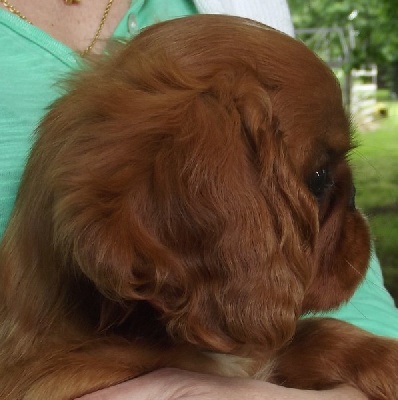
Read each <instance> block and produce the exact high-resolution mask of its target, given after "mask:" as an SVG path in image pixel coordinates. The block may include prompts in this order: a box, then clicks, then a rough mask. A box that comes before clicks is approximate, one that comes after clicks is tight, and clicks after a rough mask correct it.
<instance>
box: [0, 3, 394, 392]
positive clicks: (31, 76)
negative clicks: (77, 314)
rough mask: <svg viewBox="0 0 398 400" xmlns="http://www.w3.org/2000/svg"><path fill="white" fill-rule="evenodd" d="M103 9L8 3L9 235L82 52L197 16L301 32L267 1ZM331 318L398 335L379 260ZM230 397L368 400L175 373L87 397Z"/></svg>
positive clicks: (4, 89) (4, 29)
mask: <svg viewBox="0 0 398 400" xmlns="http://www.w3.org/2000/svg"><path fill="white" fill-rule="evenodd" d="M101 3H102V4H101V7H99V5H98V4H96V6H94V5H93V4H92V2H85V1H84V0H82V1H81V2H80V4H79V2H78V1H76V0H75V1H73V0H65V2H63V1H61V0H58V1H53V2H51V3H50V2H44V3H43V2H40V4H39V3H37V4H36V3H35V1H31V2H29V4H27V3H26V2H23V1H21V0H14V1H12V3H10V2H9V1H8V0H1V1H0V4H1V5H2V10H1V13H0V33H1V35H0V36H1V38H2V39H0V53H1V55H2V78H0V79H2V81H1V83H0V85H1V95H0V96H1V99H2V102H1V107H2V108H3V112H2V113H1V116H0V146H1V149H0V154H2V159H1V160H0V163H1V164H2V167H1V168H0V171H2V172H0V187H1V188H2V189H1V194H0V196H1V198H0V202H1V205H0V213H1V214H0V229H1V231H2V230H3V229H4V226H5V224H6V222H7V219H8V216H9V213H10V210H11V207H12V204H13V201H14V198H15V193H16V190H17V186H18V182H19V178H20V175H21V173H22V169H23V165H24V162H25V159H26V156H27V153H28V149H29V147H30V145H31V140H32V138H31V134H32V132H33V130H34V128H35V126H36V125H37V123H38V121H39V120H40V118H41V117H42V116H43V115H44V113H45V109H46V107H47V106H48V104H49V103H51V102H52V101H53V100H54V99H55V98H57V96H58V92H57V88H56V87H54V83H55V82H56V81H57V80H58V79H59V78H60V77H62V76H63V75H64V74H66V73H67V72H68V71H70V70H72V69H75V68H78V67H79V56H76V51H77V52H78V53H80V54H81V56H83V57H85V56H87V55H89V54H90V53H95V52H101V51H102V50H103V46H104V41H103V39H105V38H107V37H110V36H112V35H113V36H115V37H123V38H124V37H127V36H131V35H134V34H135V33H136V32H138V31H139V30H140V29H141V28H143V27H145V26H148V25H151V24H153V23H156V22H158V21H160V20H163V19H172V18H175V17H178V16H182V15H189V14H192V13H197V12H203V13H212V12H216V13H229V14H239V15H241V16H246V17H251V18H253V19H260V20H261V22H264V23H266V24H269V25H271V26H273V27H275V28H277V29H280V30H283V31H285V32H287V33H289V34H292V33H293V30H292V26H291V22H290V17H289V13H288V8H287V5H286V3H285V2H283V1H279V2H278V1H275V2H271V1H270V2H269V4H266V5H265V6H264V2H260V1H259V2H256V1H252V2H245V4H246V5H242V2H239V1H236V2H234V1H231V2H229V5H228V6H227V5H226V4H225V5H224V4H223V3H222V2H211V1H207V2H206V1H196V2H191V1H182V0H180V1H178V0H177V1H173V2H167V3H168V4H167V5H166V2H164V1H156V0H147V1H134V2H132V4H130V1H127V0H119V1H117V2H116V1H114V2H113V1H112V0H108V1H103V2H101ZM225 3H227V2H225ZM217 7H218V8H217ZM54 21H56V23H54ZM98 21H100V22H98ZM10 44H12V45H10ZM72 49H73V50H72ZM3 155H5V156H3ZM375 288H376V289H375ZM369 293H371V295H369ZM369 299H370V300H369ZM331 315H332V316H337V317H340V318H342V319H345V320H347V321H348V322H351V323H354V324H356V325H358V326H361V327H363V328H365V329H368V330H370V331H372V332H374V333H378V334H381V335H386V336H388V335H389V336H396V337H397V336H398V332H397V330H398V328H397V326H398V324H397V321H398V317H397V311H396V309H395V308H394V306H393V303H392V300H391V298H390V297H389V296H388V294H387V293H386V292H385V290H384V287H383V283H382V278H381V273H380V267H379V266H378V262H377V259H376V258H375V257H373V258H372V261H371V268H370V270H369V273H368V276H367V278H366V280H365V281H364V283H363V284H362V286H361V287H360V288H359V289H358V291H357V293H356V294H355V296H354V298H353V299H352V301H351V304H349V305H347V306H345V307H343V308H342V309H341V310H339V311H338V312H337V313H334V314H331ZM364 316H365V318H364ZM145 396H146V397H145ZM162 396H163V397H162ZM223 396H224V398H228V399H231V398H232V399H233V398H239V399H242V398H261V399H267V398H285V399H290V398H291V399H300V398H306V399H311V398H314V399H315V398H325V399H328V398H343V397H344V398H347V399H349V398H352V399H355V398H358V399H360V398H363V396H362V395H361V394H360V393H359V392H358V391H356V390H354V389H352V388H348V387H340V388H337V389H333V390H330V391H325V392H316V393H315V392H311V393H310V392H305V391H298V390H292V389H285V388H281V387H276V386H274V385H271V384H267V383H264V382H257V381H250V380H228V379H226V378H217V377H210V376H203V375H199V374H193V373H188V372H185V371H177V370H172V369H170V370H164V371H156V372H154V373H152V374H148V375H146V376H145V377H142V378H138V379H135V380H133V381H130V382H127V383H125V384H122V385H120V386H117V387H114V388H110V389H105V390H104V391H102V392H98V393H96V394H92V395H88V396H86V398H88V399H89V398H93V399H95V398H109V399H111V398H113V399H134V398H140V399H142V398H158V399H161V398H164V399H173V398H186V399H189V398H192V399H194V398H196V399H212V398H214V399H219V398H223ZM234 396H235V397H234ZM256 396H257V397H256ZM300 396H301V397H300ZM332 396H334V397H332Z"/></svg>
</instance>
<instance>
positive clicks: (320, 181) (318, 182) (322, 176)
mask: <svg viewBox="0 0 398 400" xmlns="http://www.w3.org/2000/svg"><path fill="white" fill-rule="evenodd" d="M332 184H333V182H332V179H331V176H330V171H329V170H328V169H327V168H321V169H319V170H318V171H315V172H314V173H313V174H312V176H311V177H310V179H309V181H308V188H309V189H310V191H311V193H312V194H313V195H314V196H315V197H316V198H317V199H320V198H321V197H322V196H323V195H324V193H325V191H326V190H327V189H328V188H329V187H330V186H331V185H332Z"/></svg>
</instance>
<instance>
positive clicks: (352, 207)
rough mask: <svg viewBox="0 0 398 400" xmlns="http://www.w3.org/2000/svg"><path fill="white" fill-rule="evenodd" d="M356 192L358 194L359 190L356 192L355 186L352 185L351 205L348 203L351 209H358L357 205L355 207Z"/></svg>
mask: <svg viewBox="0 0 398 400" xmlns="http://www.w3.org/2000/svg"><path fill="white" fill-rule="evenodd" d="M356 192H357V190H356V188H355V185H352V186H351V196H350V201H349V203H348V206H349V207H350V208H351V209H353V210H354V209H356V205H355V195H356Z"/></svg>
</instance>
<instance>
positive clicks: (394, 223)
mask: <svg viewBox="0 0 398 400" xmlns="http://www.w3.org/2000/svg"><path fill="white" fill-rule="evenodd" d="M385 104H386V106H387V108H388V117H387V118H385V119H381V120H380V121H378V123H377V124H376V126H375V127H374V129H372V130H369V131H365V132H359V133H358V134H357V141H358V143H359V147H358V148H357V149H355V150H354V151H353V153H352V155H351V161H352V165H353V168H354V176H355V183H356V188H357V199H356V200H357V205H358V207H360V208H362V209H363V211H364V212H365V213H366V214H367V215H368V217H369V222H370V225H371V229H372V234H373V236H374V239H375V243H376V250H377V253H378V255H379V258H380V260H381V264H382V266H383V269H384V275H385V279H386V285H387V286H388V288H389V289H390V292H391V293H392V294H393V295H394V297H395V299H396V302H397V303H398V103H392V102H386V103H385Z"/></svg>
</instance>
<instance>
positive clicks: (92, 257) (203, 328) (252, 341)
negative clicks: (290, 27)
mask: <svg viewBox="0 0 398 400" xmlns="http://www.w3.org/2000/svg"><path fill="white" fill-rule="evenodd" d="M350 148H351V143H350V136H349V124H348V122H347V119H346V117H345V113H344V110H343V107H342V102H341V93H340V89H339V87H338V84H337V83H336V80H335V79H334V77H333V75H332V73H331V72H330V71H329V69H328V68H327V67H326V66H325V65H324V64H323V63H322V62H321V61H320V60H319V59H317V58H316V57H315V56H314V55H313V54H312V53H311V52H310V51H309V50H307V49H306V48H305V47H304V46H303V45H302V44H300V43H298V42H296V41H295V40H293V39H291V38H289V37H288V36H286V35H284V34H281V33H279V32H277V31H274V30H272V29H270V28H268V27H265V26H262V25H260V24H257V23H255V22H252V21H248V20H242V19H239V18H232V17H225V16H195V17H189V18H185V19H180V20H176V21H172V22H166V23H162V24H159V25H157V26H154V27H151V28H149V29H147V30H145V31H144V32H143V33H142V34H140V35H139V36H138V37H137V38H135V39H134V40H133V41H132V42H130V43H129V44H127V45H126V46H123V48H122V49H121V50H118V51H117V52H116V53H115V54H114V55H113V57H110V58H106V57H105V59H104V60H100V61H99V62H98V63H96V65H95V66H92V67H90V68H88V69H87V71H85V72H80V73H78V74H77V75H76V76H75V77H74V78H73V79H71V81H70V82H69V86H68V94H67V95H66V96H64V97H63V98H61V99H60V100H59V101H57V102H56V103H55V104H54V105H53V107H52V108H51V110H50V112H49V114H48V115H47V117H46V118H45V119H44V121H43V122H42V124H41V125H40V127H39V129H38V138H37V143H36V144H35V146H34V148H33V151H32V154H31V156H30V159H29V162H28V165H27V168H26V171H25V174H24V177H23V180H22V184H21V188H20V191H19V195H18V199H17V202H16V206H15V210H14V213H13V216H12V218H11V221H10V223H9V226H8V228H7V230H6V233H5V235H4V238H3V241H2V244H1V249H0V251H1V253H0V274H1V275H0V285H1V294H0V296H1V308H0V321H1V323H0V344H1V347H0V358H1V360H2V362H1V366H0V398H2V399H13V400H15V399H23V398H29V399H32V398H33V399H43V398H52V399H70V398H73V397H76V396H78V395H81V394H83V393H87V392H90V391H93V390H95V389H97V388H100V387H105V386H108V385H111V384H114V383H117V382H120V381H123V380H126V379H129V378H131V377H134V376H137V375H140V374H142V373H145V372H147V371H150V370H153V369H156V368H160V367H162V366H175V367H180V368H187V369H191V370H197V371H202V372H210V373H216V374H222V375H239V376H246V375H253V374H255V373H256V370H257V368H259V367H260V368H261V367H262V366H263V364H266V363H267V361H268V360H272V361H273V363H274V364H272V365H275V369H274V372H273V373H271V376H270V377H269V379H271V380H274V381H275V382H279V383H281V384H287V385H292V386H297V387H306V388H321V387H330V386H331V385H335V384H337V383H340V382H348V383H350V384H352V385H354V386H358V387H359V388H361V389H362V390H364V391H365V393H368V394H369V395H370V396H374V397H372V398H375V399H379V398H380V399H395V398H396V394H397V393H396V389H395V388H394V387H393V384H392V382H396V381H397V379H398V377H397V372H396V370H394V368H391V367H384V365H379V366H377V367H375V368H377V370H376V369H374V368H373V367H372V366H371V364H370V363H371V362H373V357H372V355H371V353H370V355H369V354H368V351H370V352H371V351H372V349H374V350H375V351H378V350H379V349H381V348H382V349H383V351H385V352H386V353H387V352H388V354H389V357H390V358H389V360H390V361H391V363H392V364H391V365H396V363H397V362H398V344H397V342H395V341H392V340H387V339H381V338H377V337H374V336H372V335H369V334H366V333H364V332H362V331H360V330H358V329H356V328H354V327H352V326H350V325H348V324H345V323H343V322H338V321H333V322H330V321H328V320H309V321H306V322H305V323H304V322H300V323H299V324H298V327H299V328H298V329H299V333H298V334H297V335H296V336H295V338H294V339H293V341H292V342H291V339H292V337H293V336H294V332H295V330H296V326H297V321H298V318H299V316H300V315H301V314H302V313H304V312H307V311H311V310H312V311H315V310H326V309H330V308H333V307H336V306H338V305H339V304H341V303H342V302H344V301H346V300H347V299H348V298H349V297H350V296H351V295H352V293H353V291H354V290H355V288H356V286H357V284H358V283H359V281H360V279H361V277H362V276H363V275H364V273H365V269H366V265H367V261H368V257H369V237H368V230H367V227H366V223H365V222H364V219H363V217H362V216H361V215H360V213H359V212H358V211H357V210H356V209H355V208H354V207H353V206H352V205H351V204H350V199H351V192H352V178H351V173H350V168H349V166H348V164H347V161H346V159H345V156H346V154H347V152H348V151H349V150H350ZM325 165H327V166H329V168H330V169H331V171H332V175H333V180H334V186H333V188H332V189H331V190H329V191H328V192H327V195H326V196H325V198H323V199H322V201H319V202H318V201H317V200H316V199H315V198H314V196H313V195H312V194H311V192H310V191H309V189H308V186H307V182H308V180H309V178H310V177H311V175H312V174H313V173H314V172H315V171H317V170H318V169H320V168H322V167H323V166H325ZM301 326H304V328H301ZM302 332H304V334H303V333H302ZM307 333H308V334H307ZM302 338H303V339H302ZM340 342H342V343H343V344H344V346H341V345H340ZM312 343H314V345H313V344H312ZM358 343H360V344H361V346H358ZM326 344H327V346H326ZM203 349H205V350H212V351H215V352H221V353H229V354H236V355H240V356H244V357H246V358H242V359H240V361H239V362H236V360H235V362H234V363H231V364H229V359H228V357H225V358H224V359H223V358H213V357H211V356H209V355H207V354H206V353H202V352H201V350H203ZM323 351H325V352H326V354H327V360H326V361H325V360H324V359H323V357H319V354H320V353H322V352H323ZM301 352H302V353H301ZM303 354H304V356H303ZM251 358H253V359H254V360H257V361H256V362H254V363H251V362H248V361H247V359H248V360H250V359H251ZM348 359H349V361H350V362H351V360H354V361H355V362H356V363H357V365H356V368H355V370H353V369H349V368H346V364H347V360H348ZM303 363H306V364H305V365H306V368H304V367H303ZM394 363H395V364H394ZM270 365H271V364H270ZM331 365H332V366H333V369H334V370H339V371H342V372H341V373H336V374H335V373H334V371H331V369H332V368H331V367H330V366H331ZM296 368H299V369H300V371H307V370H308V371H309V372H308V374H310V377H307V376H305V377H303V376H302V375H300V374H298V375H297V376H296V375H295V373H294V372H292V371H295V370H296ZM358 371H359V372H358ZM362 371H363V372H362ZM374 375H377V379H378V380H379V381H380V382H381V383H380V385H379V386H380V388H381V389H380V390H379V393H377V394H376V395H375V394H374V393H376V391H375V389H374V388H373V389H372V388H370V386H371V384H370V383H369V379H373V376H374ZM336 376H337V377H336Z"/></svg>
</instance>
